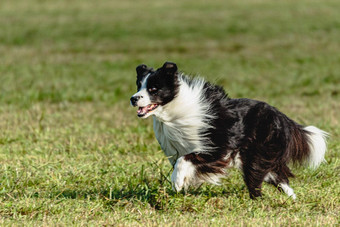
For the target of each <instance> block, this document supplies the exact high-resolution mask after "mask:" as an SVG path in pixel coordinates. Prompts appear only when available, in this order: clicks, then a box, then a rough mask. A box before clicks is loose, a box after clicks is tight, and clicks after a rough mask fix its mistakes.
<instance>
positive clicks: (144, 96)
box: [132, 73, 151, 107]
mask: <svg viewBox="0 0 340 227" xmlns="http://www.w3.org/2000/svg"><path fill="white" fill-rule="evenodd" d="M149 76H150V73H149V74H148V75H146V76H145V77H144V79H143V80H142V86H141V88H140V89H139V91H138V92H137V93H136V94H134V95H133V96H132V97H137V96H139V100H138V102H137V106H139V107H144V106H147V105H150V104H151V101H150V96H149V93H148V91H147V88H146V85H147V81H148V78H149Z"/></svg>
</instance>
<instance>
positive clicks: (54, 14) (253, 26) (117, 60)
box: [0, 0, 340, 226]
mask: <svg viewBox="0 0 340 227" xmlns="http://www.w3.org/2000/svg"><path fill="white" fill-rule="evenodd" d="M339 8H340V2H339V1H337V0H333V1H332V0H325V1H321V0H319V1H317V0H313V1H309V0H301V1H293V0H288V1H269V0H261V1H255V0H241V1H237V0H233V1H224V0H217V1H209V2H208V1H203V0H195V1H194V0H185V1H176V2H175V1H155V0H147V1H111V0H102V1H85V0H74V1H42V0H20V1H19V0H18V1H2V2H1V3H0V53H1V54H0V79H1V80H0V224H2V225H22V224H25V225H45V226H48V225H56V224H57V225H65V226H68V225H77V226H78V225H143V226H144V225H147V226H155V225H164V226H173V225H179V226H182V225H198V226H205V225H213V226H220V225H259V226H260V225H261V226H262V225H272V226H277V225H281V226H286V225H293V226H295V225H299V226H305V225H312V226H316V225H320V226H321V225H322V226H324V225H329V226H330V225H339V224H340V222H339V215H340V183H339V176H340V158H339V152H340V143H339V139H340V122H339V121H340V111H339V110H340V64H339V62H340V44H339V40H340V17H339ZM166 60H171V61H174V62H176V63H177V64H178V66H179V68H180V69H181V70H183V71H184V72H186V73H188V74H192V75H197V74H199V75H201V76H203V77H205V78H207V79H208V80H210V81H213V82H216V83H218V84H220V85H223V86H224V87H225V88H226V90H227V91H228V93H229V94H230V96H231V97H248V98H254V99H261V100H264V101H266V102H268V103H270V104H272V105H274V106H276V107H278V108H279V109H280V110H282V111H283V112H285V113H286V114H287V115H288V116H290V117H291V118H293V119H295V120H296V121H298V122H299V123H302V124H306V125H310V124H313V125H316V126H318V127H320V128H322V129H324V130H326V131H328V132H330V133H331V135H332V136H331V138H330V140H329V152H328V153H327V155H326V160H327V164H323V165H321V166H320V168H319V169H317V170H316V171H312V170H309V169H305V168H303V167H300V168H295V169H294V173H295V174H296V178H294V179H292V181H291V185H292V187H293V189H294V190H295V192H296V194H297V197H298V199H297V200H296V201H295V202H294V201H292V200H291V199H289V198H287V197H286V196H285V195H284V194H280V193H278V191H277V190H276V189H275V188H273V187H271V186H269V185H264V188H263V192H264V197H263V198H262V199H260V200H257V201H252V200H250V199H249V196H248V192H247V189H246V188H245V185H244V183H243V181H242V176H241V174H240V173H239V172H238V171H236V170H231V171H230V174H229V176H228V177H227V178H226V179H225V180H224V181H223V185H222V186H212V185H204V186H203V187H201V188H200V189H198V190H190V191H189V192H188V193H187V194H186V195H184V194H182V193H179V194H176V193H174V192H173V191H172V190H171V184H170V182H169V179H170V174H171V167H170V164H169V163H168V161H167V160H166V158H165V157H164V155H163V153H162V151H161V150H160V147H159V145H158V143H157V142H156V139H155V138H154V135H153V130H152V121H151V120H150V119H148V120H140V119H137V117H136V112H135V111H136V110H135V109H133V108H132V107H130V106H129V97H130V96H131V95H132V94H133V93H134V92H135V89H136V88H135V67H136V66H137V65H138V64H140V63H146V64H148V65H150V66H153V67H159V66H160V65H162V63H163V62H164V61H166Z"/></svg>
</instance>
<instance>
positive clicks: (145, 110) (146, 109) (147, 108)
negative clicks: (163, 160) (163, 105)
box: [137, 104, 159, 117]
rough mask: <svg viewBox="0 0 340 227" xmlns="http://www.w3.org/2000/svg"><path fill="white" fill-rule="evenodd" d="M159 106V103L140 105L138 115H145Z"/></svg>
mask: <svg viewBox="0 0 340 227" xmlns="http://www.w3.org/2000/svg"><path fill="white" fill-rule="evenodd" d="M158 106H159V105H158V104H150V105H147V106H144V107H139V108H138V110H137V115H138V117H143V116H145V115H146V114H147V113H149V112H151V111H153V110H154V109H156V108H157V107H158Z"/></svg>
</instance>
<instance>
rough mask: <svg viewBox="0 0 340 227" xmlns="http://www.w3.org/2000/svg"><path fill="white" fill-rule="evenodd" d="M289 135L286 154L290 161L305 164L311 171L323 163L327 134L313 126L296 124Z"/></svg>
mask: <svg viewBox="0 0 340 227" xmlns="http://www.w3.org/2000/svg"><path fill="white" fill-rule="evenodd" d="M290 135H291V140H290V142H289V144H288V153H287V154H288V156H289V159H290V160H291V161H293V162H294V163H297V164H307V165H308V166H309V167H311V168H313V169H316V168H317V167H318V166H319V165H320V164H321V163H322V162H324V161H325V153H326V150H327V142H326V139H327V137H328V133H327V132H325V131H322V130H321V129H318V128H317V127H315V126H307V127H302V126H300V125H297V124H296V125H295V126H294V127H293V128H292V129H291V131H290Z"/></svg>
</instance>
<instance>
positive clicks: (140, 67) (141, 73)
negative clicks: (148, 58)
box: [136, 64, 150, 76]
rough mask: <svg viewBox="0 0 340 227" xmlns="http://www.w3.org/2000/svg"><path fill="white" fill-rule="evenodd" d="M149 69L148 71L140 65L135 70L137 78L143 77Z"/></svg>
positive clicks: (144, 66)
mask: <svg viewBox="0 0 340 227" xmlns="http://www.w3.org/2000/svg"><path fill="white" fill-rule="evenodd" d="M149 70H150V69H148V67H147V66H146V65H144V64H141V65H139V66H137V68H136V72H137V76H143V75H144V74H145V72H146V71H149Z"/></svg>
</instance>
